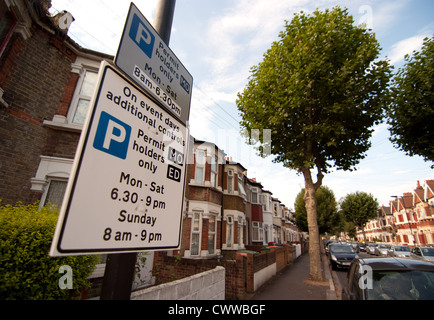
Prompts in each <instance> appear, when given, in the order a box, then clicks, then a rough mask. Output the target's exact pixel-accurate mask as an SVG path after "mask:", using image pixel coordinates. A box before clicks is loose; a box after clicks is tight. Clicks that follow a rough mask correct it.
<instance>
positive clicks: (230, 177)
mask: <svg viewBox="0 0 434 320" xmlns="http://www.w3.org/2000/svg"><path fill="white" fill-rule="evenodd" d="M227 190H228V194H233V193H234V170H229V171H228V189H227Z"/></svg>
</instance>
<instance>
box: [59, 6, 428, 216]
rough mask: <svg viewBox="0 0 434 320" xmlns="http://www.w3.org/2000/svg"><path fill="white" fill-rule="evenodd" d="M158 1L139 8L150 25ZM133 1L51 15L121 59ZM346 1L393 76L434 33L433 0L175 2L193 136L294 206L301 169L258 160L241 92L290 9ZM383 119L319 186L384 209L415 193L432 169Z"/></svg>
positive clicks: (177, 47)
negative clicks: (343, 166)
mask: <svg viewBox="0 0 434 320" xmlns="http://www.w3.org/2000/svg"><path fill="white" fill-rule="evenodd" d="M157 3H158V0H136V1H134V4H135V5H136V6H137V7H138V8H139V10H140V11H141V12H142V13H143V14H144V16H145V17H146V18H147V19H148V21H149V22H150V23H151V24H152V23H153V21H154V15H155V9H156V7H157ZM129 5H130V1H125V0H122V1H120V0H92V1H89V0H52V8H51V10H50V11H51V12H52V14H54V13H56V12H58V11H61V10H67V11H69V12H70V13H71V14H72V15H73V16H74V18H75V21H74V22H73V23H72V25H71V27H70V29H69V32H68V35H69V36H70V37H71V38H72V39H74V40H75V41H76V42H77V43H78V44H79V45H81V46H82V47H84V48H88V49H92V50H96V51H100V52H104V53H107V54H111V55H115V54H116V51H117V48H118V45H119V41H120V38H121V34H122V31H123V27H124V24H125V20H126V16H127V13H128V9H129ZM335 6H341V7H346V8H348V11H349V13H350V14H351V15H353V17H354V21H355V24H357V25H359V24H361V23H365V24H366V25H367V26H368V27H369V28H370V29H372V31H373V32H374V33H375V35H376V38H377V40H378V41H379V42H380V45H381V47H382V51H381V55H380V59H385V58H388V59H389V60H390V63H391V64H392V65H393V66H394V68H395V72H396V71H397V70H398V69H399V68H402V67H403V65H404V63H405V61H404V56H405V55H406V54H410V55H411V54H412V52H413V51H414V50H419V49H420V48H421V46H422V42H423V39H424V38H425V37H432V36H433V35H434V19H433V16H434V1H432V0H340V1H339V0H219V1H214V0H178V1H176V7H175V15H174V20H173V26H172V34H171V38H170V44H169V46H170V48H171V49H172V51H173V52H174V53H175V54H176V56H177V57H178V58H179V60H180V61H181V62H182V64H183V65H184V66H185V67H186V68H187V70H188V71H189V72H190V74H192V76H193V79H194V85H193V93H192V101H191V109H190V121H189V125H190V133H191V135H192V136H194V137H195V138H196V139H199V140H205V141H210V142H213V143H215V144H216V145H217V146H218V147H219V148H220V149H222V150H224V151H225V153H226V154H227V156H228V157H232V160H233V161H236V162H239V163H241V164H242V165H243V166H244V167H245V168H246V169H247V176H248V177H249V178H256V180H257V181H259V182H261V183H262V185H263V186H264V189H267V190H269V191H271V192H272V193H273V196H274V197H276V198H278V199H279V200H280V201H281V202H282V203H283V204H285V205H286V206H287V207H288V208H290V209H293V208H294V201H295V198H296V196H297V194H298V193H299V192H300V191H301V189H302V188H304V178H303V176H301V175H297V174H296V172H295V171H292V170H289V169H287V168H284V167H283V166H282V164H280V163H273V162H272V157H271V156H270V157H267V158H260V157H258V156H257V155H256V151H255V150H254V149H253V148H252V147H250V146H248V145H246V144H245V142H244V141H245V139H244V138H243V137H241V135H240V129H241V128H240V125H239V121H240V120H241V117H240V115H239V112H238V110H237V106H236V102H235V101H236V99H237V94H238V93H239V92H241V91H242V90H243V89H244V88H245V86H246V85H247V83H248V77H249V75H250V68H251V67H252V66H254V65H257V64H258V63H260V62H261V61H262V60H263V54H264V53H265V52H266V51H267V50H268V49H269V48H270V47H271V44H272V42H273V41H276V40H278V35H279V32H280V31H282V30H283V27H284V25H285V20H289V21H290V20H291V19H292V18H293V15H294V13H298V12H300V11H304V12H306V13H310V12H313V11H314V10H315V9H317V8H318V9H321V10H324V9H326V8H333V7H335ZM389 137H390V134H389V131H388V126H387V124H381V125H379V126H377V127H375V131H374V134H373V136H372V138H371V143H372V146H371V148H370V149H369V151H368V152H367V156H366V158H365V159H363V160H361V161H360V163H359V165H358V166H357V170H356V171H353V172H345V171H332V172H331V173H329V174H327V175H325V177H324V180H323V185H326V186H327V187H329V188H330V189H331V190H333V192H334V194H335V197H336V200H337V201H340V200H341V199H342V198H343V197H345V196H346V195H347V194H349V193H353V192H356V191H363V192H368V193H371V194H372V195H373V196H374V197H375V198H376V199H377V200H378V202H379V205H385V206H388V205H389V201H390V200H392V199H393V198H391V196H402V194H403V193H405V192H412V191H413V190H414V189H415V188H416V185H417V181H420V183H421V184H423V182H424V181H425V180H430V179H434V171H433V170H432V169H431V164H432V163H429V162H424V161H423V158H422V157H419V156H414V157H409V156H406V155H405V153H404V152H403V151H400V150H398V149H396V148H395V147H394V146H393V145H392V143H391V142H390V141H389Z"/></svg>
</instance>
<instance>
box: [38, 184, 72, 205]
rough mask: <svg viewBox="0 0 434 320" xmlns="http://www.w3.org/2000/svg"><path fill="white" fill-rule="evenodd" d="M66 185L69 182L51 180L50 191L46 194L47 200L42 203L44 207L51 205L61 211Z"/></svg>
mask: <svg viewBox="0 0 434 320" xmlns="http://www.w3.org/2000/svg"><path fill="white" fill-rule="evenodd" d="M66 185H67V181H63V180H50V182H49V185H48V190H47V192H46V194H45V199H43V201H41V203H42V205H44V206H45V205H47V204H49V203H51V204H53V205H55V206H57V207H58V208H59V209H60V207H61V205H62V202H63V197H64V195H65V190H66Z"/></svg>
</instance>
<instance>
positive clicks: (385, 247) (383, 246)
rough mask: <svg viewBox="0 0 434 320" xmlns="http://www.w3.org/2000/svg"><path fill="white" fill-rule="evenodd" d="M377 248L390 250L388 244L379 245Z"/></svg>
mask: <svg viewBox="0 0 434 320" xmlns="http://www.w3.org/2000/svg"><path fill="white" fill-rule="evenodd" d="M378 248H380V249H390V245H388V244H380V245H379V246H378Z"/></svg>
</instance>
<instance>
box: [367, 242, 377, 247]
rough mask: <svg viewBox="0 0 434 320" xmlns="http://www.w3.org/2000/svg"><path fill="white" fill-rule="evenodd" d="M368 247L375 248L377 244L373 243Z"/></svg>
mask: <svg viewBox="0 0 434 320" xmlns="http://www.w3.org/2000/svg"><path fill="white" fill-rule="evenodd" d="M369 246H370V247H376V246H377V244H375V243H371V244H370V245H369Z"/></svg>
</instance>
